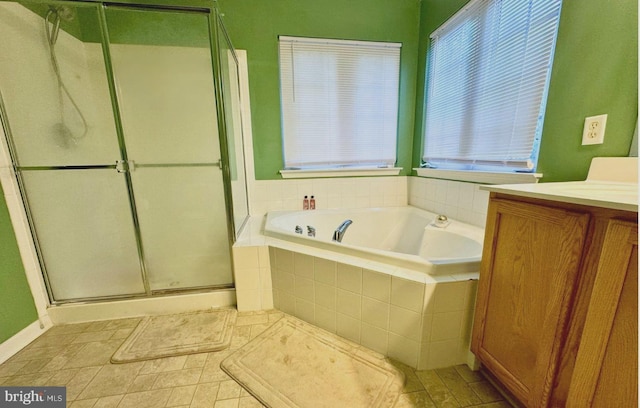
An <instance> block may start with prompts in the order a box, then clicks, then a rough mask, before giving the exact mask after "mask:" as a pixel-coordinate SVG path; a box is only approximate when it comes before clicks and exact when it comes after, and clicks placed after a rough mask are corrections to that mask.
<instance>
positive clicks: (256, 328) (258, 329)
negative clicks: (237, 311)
mask: <svg viewBox="0 0 640 408" xmlns="http://www.w3.org/2000/svg"><path fill="white" fill-rule="evenodd" d="M271 326H272V324H271V323H266V324H254V325H252V326H251V332H250V333H249V337H250V338H251V340H253V339H255V338H256V337H257V336H258V335H259V334H261V333H262V332H263V331H265V330H267V329H268V328H269V327H271Z"/></svg>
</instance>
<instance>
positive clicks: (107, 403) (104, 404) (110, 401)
mask: <svg viewBox="0 0 640 408" xmlns="http://www.w3.org/2000/svg"><path fill="white" fill-rule="evenodd" d="M123 397H124V395H111V396H109V397H102V398H98V401H97V402H96V405H94V406H93V408H116V407H117V406H118V404H119V403H120V401H122V398H123Z"/></svg>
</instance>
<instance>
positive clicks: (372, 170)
mask: <svg viewBox="0 0 640 408" xmlns="http://www.w3.org/2000/svg"><path fill="white" fill-rule="evenodd" d="M401 170H402V167H385V168H378V167H360V168H346V169H308V170H280V175H281V176H282V178H283V179H297V178H319V177H362V176H397V175H398V174H400V171H401Z"/></svg>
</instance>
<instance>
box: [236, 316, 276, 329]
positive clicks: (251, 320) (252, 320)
mask: <svg viewBox="0 0 640 408" xmlns="http://www.w3.org/2000/svg"><path fill="white" fill-rule="evenodd" d="M266 323H269V315H268V314H266V313H256V314H248V315H247V314H243V313H238V317H237V319H236V327H239V326H248V325H254V324H266Z"/></svg>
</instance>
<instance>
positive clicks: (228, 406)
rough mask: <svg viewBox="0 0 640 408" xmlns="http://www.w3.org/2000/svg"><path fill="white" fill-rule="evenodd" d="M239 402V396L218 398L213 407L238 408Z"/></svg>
mask: <svg viewBox="0 0 640 408" xmlns="http://www.w3.org/2000/svg"><path fill="white" fill-rule="evenodd" d="M239 403H240V399H239V398H234V399H226V400H218V401H216V403H215V405H214V406H213V408H238V404H239Z"/></svg>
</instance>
